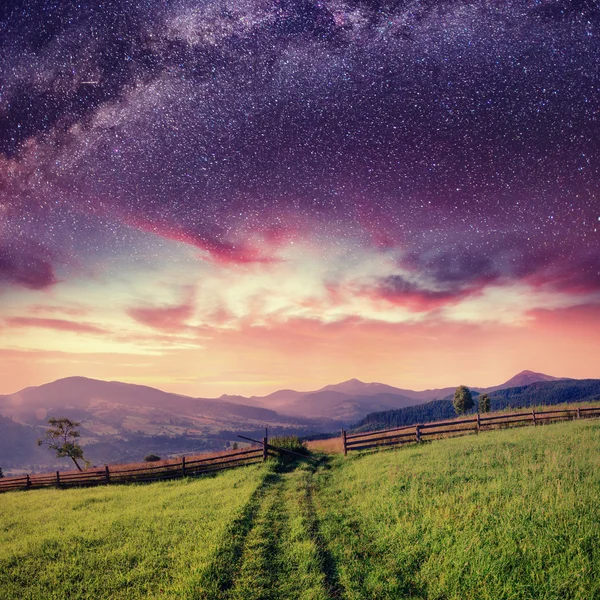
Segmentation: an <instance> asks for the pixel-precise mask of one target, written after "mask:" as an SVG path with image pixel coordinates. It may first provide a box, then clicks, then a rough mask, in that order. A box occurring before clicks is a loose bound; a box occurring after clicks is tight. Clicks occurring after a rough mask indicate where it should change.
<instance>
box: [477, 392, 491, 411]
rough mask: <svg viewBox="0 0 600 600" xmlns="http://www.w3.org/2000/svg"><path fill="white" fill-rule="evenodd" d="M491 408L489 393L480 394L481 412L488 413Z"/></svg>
mask: <svg viewBox="0 0 600 600" xmlns="http://www.w3.org/2000/svg"><path fill="white" fill-rule="evenodd" d="M490 410H491V400H490V397H489V396H488V395H487V394H481V396H479V412H480V413H488V412H490Z"/></svg>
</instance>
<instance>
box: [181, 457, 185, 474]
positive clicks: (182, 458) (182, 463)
mask: <svg viewBox="0 0 600 600" xmlns="http://www.w3.org/2000/svg"><path fill="white" fill-rule="evenodd" d="M181 476H182V477H185V456H182V457H181Z"/></svg>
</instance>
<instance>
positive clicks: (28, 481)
mask: <svg viewBox="0 0 600 600" xmlns="http://www.w3.org/2000/svg"><path fill="white" fill-rule="evenodd" d="M25 485H26V486H27V489H29V488H30V487H31V479H30V478H29V473H27V483H26V484H25Z"/></svg>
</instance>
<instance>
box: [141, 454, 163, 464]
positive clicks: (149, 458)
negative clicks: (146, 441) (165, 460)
mask: <svg viewBox="0 0 600 600" xmlns="http://www.w3.org/2000/svg"><path fill="white" fill-rule="evenodd" d="M144 460H145V461H146V462H156V461H158V460H160V456H158V455H156V454H146V456H144Z"/></svg>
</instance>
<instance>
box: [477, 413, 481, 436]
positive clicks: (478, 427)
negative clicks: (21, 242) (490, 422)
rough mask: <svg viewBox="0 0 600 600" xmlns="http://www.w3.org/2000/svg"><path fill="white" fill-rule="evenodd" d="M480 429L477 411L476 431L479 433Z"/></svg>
mask: <svg viewBox="0 0 600 600" xmlns="http://www.w3.org/2000/svg"><path fill="white" fill-rule="evenodd" d="M480 429H481V421H480V420H479V413H477V433H479V430H480Z"/></svg>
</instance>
